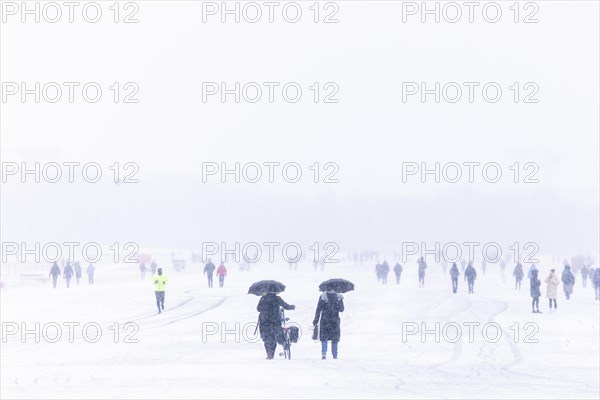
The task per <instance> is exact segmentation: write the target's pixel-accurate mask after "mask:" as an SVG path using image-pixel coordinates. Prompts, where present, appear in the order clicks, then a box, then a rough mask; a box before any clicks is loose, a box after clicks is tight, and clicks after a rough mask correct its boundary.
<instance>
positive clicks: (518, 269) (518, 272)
mask: <svg viewBox="0 0 600 400" xmlns="http://www.w3.org/2000/svg"><path fill="white" fill-rule="evenodd" d="M513 276H514V277H515V290H517V289H519V290H521V281H522V280H523V266H522V265H521V263H517V265H515V269H514V270H513Z"/></svg>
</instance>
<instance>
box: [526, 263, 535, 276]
mask: <svg viewBox="0 0 600 400" xmlns="http://www.w3.org/2000/svg"><path fill="white" fill-rule="evenodd" d="M532 271H537V267H536V266H535V264H531V265H530V266H529V271H527V279H531V272H532Z"/></svg>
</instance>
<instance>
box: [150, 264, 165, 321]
mask: <svg viewBox="0 0 600 400" xmlns="http://www.w3.org/2000/svg"><path fill="white" fill-rule="evenodd" d="M156 272H157V274H156V275H154V276H153V277H152V282H153V283H154V294H155V296H156V307H158V313H159V314H160V313H161V312H162V310H164V309H165V287H166V286H167V282H168V281H169V278H167V276H166V275H163V270H162V268H159V269H158V270H157V271H156Z"/></svg>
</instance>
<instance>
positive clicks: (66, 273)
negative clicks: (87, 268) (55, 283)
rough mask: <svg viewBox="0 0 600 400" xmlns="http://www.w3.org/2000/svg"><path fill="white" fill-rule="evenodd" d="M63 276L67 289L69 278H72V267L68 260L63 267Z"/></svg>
mask: <svg viewBox="0 0 600 400" xmlns="http://www.w3.org/2000/svg"><path fill="white" fill-rule="evenodd" d="M63 277H64V278H65V280H66V281H67V289H68V288H69V287H70V286H71V278H73V267H72V266H71V263H70V262H68V263H67V266H66V267H65V269H64V271H63Z"/></svg>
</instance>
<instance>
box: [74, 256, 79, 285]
mask: <svg viewBox="0 0 600 400" xmlns="http://www.w3.org/2000/svg"><path fill="white" fill-rule="evenodd" d="M73 269H74V270H75V281H76V282H77V286H79V281H80V280H81V264H80V263H79V261H77V262H76V263H75V264H74V265H73Z"/></svg>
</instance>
